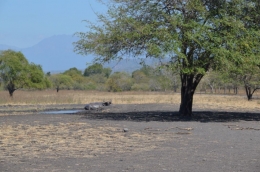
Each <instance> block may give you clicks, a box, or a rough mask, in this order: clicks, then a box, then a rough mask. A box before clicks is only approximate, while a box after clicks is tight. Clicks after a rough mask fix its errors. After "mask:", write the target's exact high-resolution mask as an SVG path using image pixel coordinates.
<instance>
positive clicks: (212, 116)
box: [79, 111, 260, 122]
mask: <svg viewBox="0 0 260 172" xmlns="http://www.w3.org/2000/svg"><path fill="white" fill-rule="evenodd" d="M79 114H81V115H83V116H82V118H84V119H90V120H114V121H135V122H149V121H160V122H174V121H196V122H238V121H240V120H243V121H260V113H248V112H217V111H195V112H193V115H192V116H191V117H185V116H181V115H179V113H178V112H176V111H175V112H170V111H163V112H162V111H161V112H160V111H142V112H136V111H135V112H113V113H111V112H98V111H97V112H87V113H86V112H81V113H79Z"/></svg>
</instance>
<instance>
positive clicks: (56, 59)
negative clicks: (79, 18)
mask: <svg viewBox="0 0 260 172" xmlns="http://www.w3.org/2000/svg"><path fill="white" fill-rule="evenodd" d="M77 40H78V38H76V37H73V36H71V35H56V36H52V37H49V38H46V39H44V40H42V41H41V42H39V43H38V44H36V45H34V46H32V47H29V48H23V49H20V48H17V47H14V46H8V45H0V50H7V49H13V50H15V51H21V52H22V53H23V54H24V55H25V57H26V58H27V59H28V61H29V62H32V63H35V64H39V65H41V66H42V68H43V70H44V72H51V73H60V72H63V71H65V70H68V69H70V68H73V67H76V68H77V69H79V70H82V71H83V70H85V68H87V63H88V64H91V62H92V61H93V58H94V57H93V56H82V55H79V54H77V53H75V52H74V51H73V49H74V46H73V42H76V41H77ZM146 62H147V64H149V65H151V64H156V61H153V60H151V59H148V60H147V61H146ZM157 62H158V61H157ZM104 66H105V67H110V68H111V69H112V70H113V72H117V71H120V72H121V71H125V72H129V73H131V72H133V71H134V70H137V69H139V68H141V67H142V66H141V65H140V60H137V59H126V60H121V61H120V62H118V61H112V62H110V63H108V64H104Z"/></svg>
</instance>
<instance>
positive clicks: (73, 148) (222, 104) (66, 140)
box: [0, 90, 260, 165]
mask: <svg viewBox="0 0 260 172" xmlns="http://www.w3.org/2000/svg"><path fill="white" fill-rule="evenodd" d="M0 97H1V99H0V101H1V102H0V116H2V118H3V117H6V116H7V115H21V114H23V115H27V114H34V113H36V112H37V111H39V110H43V109H44V108H45V107H47V106H48V105H54V106H55V105H57V106H58V105H59V106H60V105H64V106H68V105H70V106H69V108H71V107H73V106H74V105H75V106H76V105H77V106H78V105H80V106H82V108H83V105H84V104H87V103H91V102H100V101H104V100H111V101H112V102H113V104H150V103H158V104H160V103H161V104H175V105H176V104H179V103H180V94H178V93H173V92H122V93H109V92H91V91H69V90H66V91H64V90H62V91H60V92H59V93H56V92H55V91H16V92H15V93H14V97H13V98H10V97H9V96H8V94H7V92H3V91H1V92H0ZM24 107H25V108H24ZM61 107H62V108H63V106H61ZM194 107H195V108H198V109H204V108H205V109H207V110H208V109H214V110H216V109H223V110H226V111H229V110H230V111H233V110H237V109H239V110H241V111H254V112H255V111H260V102H259V100H258V99H254V100H253V101H247V99H246V97H245V96H241V95H212V94H196V95H195V97H194ZM21 117H23V116H21ZM24 118H27V116H24ZM54 118H58V117H54ZM60 119H61V121H60V122H57V123H55V124H53V123H48V122H47V123H44V124H42V123H41V122H40V121H39V120H38V119H37V118H36V119H33V120H34V121H32V122H31V123H19V122H17V121H16V122H12V121H9V122H1V121H0V122H1V125H0V152H1V153H0V165H1V163H6V162H9V161H10V160H11V161H15V162H19V163H22V161H23V159H35V158H39V157H43V156H44V157H45V158H57V157H76V158H77V157H84V158H91V157H96V156H101V155H103V154H107V153H113V152H117V153H127V152H131V153H133V152H142V151H150V150H154V149H156V148H158V147H160V144H161V143H162V142H164V141H165V140H166V139H171V138H175V137H176V134H179V135H178V136H177V137H176V138H178V139H180V138H181V137H185V135H189V134H192V132H193V128H191V127H186V128H185V127H182V128H176V127H175V128H172V129H163V130H157V129H156V130H154V129H153V128H146V129H143V130H142V131H141V132H140V131H139V132H138V131H131V132H126V133H125V132H122V126H117V125H110V124H109V123H108V124H104V123H102V125H96V124H93V123H91V122H90V121H84V122H82V121H80V120H78V121H77V120H74V121H64V120H62V118H60ZM56 120H57V121H59V119H56ZM173 133H174V134H173ZM151 140H152V141H151Z"/></svg>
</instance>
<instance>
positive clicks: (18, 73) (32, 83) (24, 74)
mask: <svg viewBox="0 0 260 172" xmlns="http://www.w3.org/2000/svg"><path fill="white" fill-rule="evenodd" d="M0 79H1V81H2V82H3V84H4V87H5V89H7V90H8V91H9V95H10V96H11V97H12V96H13V93H14V91H15V90H17V89H21V88H38V89H44V88H47V87H50V82H49V81H48V79H47V78H45V76H44V72H43V70H42V68H41V66H40V65H36V64H33V63H31V64H30V63H29V62H28V60H27V59H26V58H25V57H24V55H23V54H22V53H21V52H16V51H13V50H6V51H2V52H1V53H0Z"/></svg>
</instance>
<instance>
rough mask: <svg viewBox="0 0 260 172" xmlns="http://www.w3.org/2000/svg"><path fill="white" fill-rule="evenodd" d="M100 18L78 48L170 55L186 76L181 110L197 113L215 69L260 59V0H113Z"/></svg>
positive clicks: (111, 54) (119, 54)
mask: <svg viewBox="0 0 260 172" xmlns="http://www.w3.org/2000/svg"><path fill="white" fill-rule="evenodd" d="M112 2H113V3H114V5H111V6H109V7H110V9H109V11H108V12H107V16H104V15H99V16H98V17H99V21H100V24H93V23H89V28H90V31H88V32H86V33H83V32H80V33H78V35H79V37H80V38H81V39H80V40H79V41H78V42H77V43H76V46H75V50H76V51H77V52H78V53H81V54H90V53H92V54H95V55H96V59H95V61H97V62H101V63H102V62H107V61H110V60H114V59H118V60H120V59H122V58H124V57H125V56H126V55H129V56H135V57H138V56H140V55H145V56H146V57H152V58H159V59H161V58H164V59H168V60H169V61H168V62H167V63H165V64H164V65H165V66H168V67H169V68H170V69H172V70H177V71H179V73H180V76H181V78H180V79H181V106H180V113H181V114H183V115H191V114H192V103H193V94H194V92H195V90H196V88H197V86H198V84H199V82H200V80H201V79H202V77H203V76H204V75H205V74H206V73H207V72H208V71H209V70H210V69H214V70H221V69H223V68H225V69H227V70H229V69H230V68H233V65H234V64H236V66H239V65H240V64H246V63H247V60H245V59H247V58H249V59H250V61H254V62H256V61H259V58H257V57H258V56H257V54H258V52H259V42H260V41H259V40H260V39H259V38H260V36H259V20H258V19H259V18H258V17H256V16H258V15H259V13H258V12H259V2H258V1H256V0H247V1H244V0H221V1H212V0H185V1H179V0H171V1H169V0H158V1H139V0H132V1H129V0H112ZM257 8H258V9H257Z"/></svg>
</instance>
